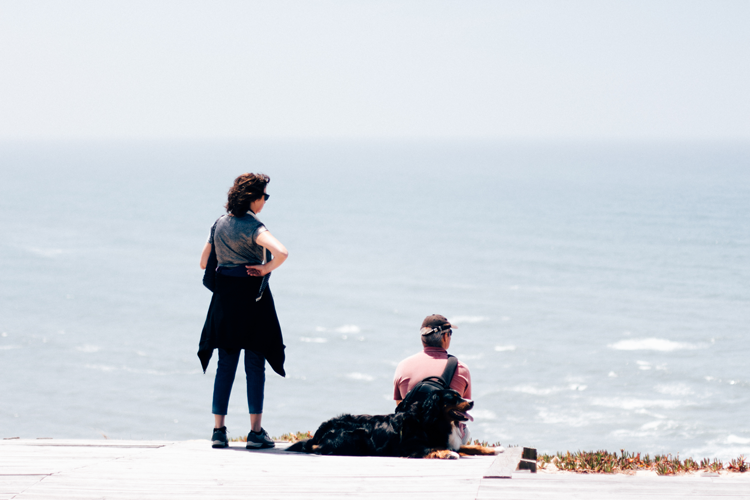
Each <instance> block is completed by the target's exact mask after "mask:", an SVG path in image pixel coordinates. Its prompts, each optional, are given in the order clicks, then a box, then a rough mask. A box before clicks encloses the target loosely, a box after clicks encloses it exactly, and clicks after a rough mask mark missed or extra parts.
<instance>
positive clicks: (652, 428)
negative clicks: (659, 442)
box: [610, 420, 678, 438]
mask: <svg viewBox="0 0 750 500" xmlns="http://www.w3.org/2000/svg"><path fill="white" fill-rule="evenodd" d="M677 427H678V424H677V422H675V421H674V420H655V421H652V422H647V423H645V424H643V425H642V426H640V428H638V429H637V430H634V429H616V430H614V431H612V432H610V436H613V437H617V438H644V437H653V436H658V435H659V434H660V433H663V432H664V431H668V430H673V429H676V428H677Z"/></svg>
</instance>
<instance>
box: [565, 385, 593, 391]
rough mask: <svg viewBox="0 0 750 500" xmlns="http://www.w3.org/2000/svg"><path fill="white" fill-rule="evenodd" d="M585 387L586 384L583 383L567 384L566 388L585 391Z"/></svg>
mask: <svg viewBox="0 0 750 500" xmlns="http://www.w3.org/2000/svg"><path fill="white" fill-rule="evenodd" d="M587 387H588V386H587V385H583V384H570V385H569V386H568V389H570V390H571V391H585V390H586V388H587Z"/></svg>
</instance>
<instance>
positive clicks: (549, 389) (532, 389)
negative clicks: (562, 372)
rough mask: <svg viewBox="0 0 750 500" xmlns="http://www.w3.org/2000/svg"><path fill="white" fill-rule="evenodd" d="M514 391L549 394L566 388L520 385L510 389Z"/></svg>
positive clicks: (540, 394)
mask: <svg viewBox="0 0 750 500" xmlns="http://www.w3.org/2000/svg"><path fill="white" fill-rule="evenodd" d="M510 390H511V391H513V392H520V393H523V394H531V395H532V396H548V395H550V394H554V393H556V392H562V391H564V390H565V388H564V387H544V388H542V387H534V386H531V385H518V386H516V387H512V388H511V389H510Z"/></svg>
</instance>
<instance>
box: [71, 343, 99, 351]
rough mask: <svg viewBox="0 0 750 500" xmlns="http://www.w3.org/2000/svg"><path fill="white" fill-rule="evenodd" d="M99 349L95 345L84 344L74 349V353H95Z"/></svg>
mask: <svg viewBox="0 0 750 500" xmlns="http://www.w3.org/2000/svg"><path fill="white" fill-rule="evenodd" d="M100 349H101V347H99V346H96V345H91V344H84V345H79V346H78V347H76V351H80V352H97V351H99V350H100Z"/></svg>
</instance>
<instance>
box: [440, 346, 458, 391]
mask: <svg viewBox="0 0 750 500" xmlns="http://www.w3.org/2000/svg"><path fill="white" fill-rule="evenodd" d="M457 367H458V358H457V357H455V356H453V355H451V354H448V362H447V363H446V364H445V370H443V374H442V375H440V378H442V379H443V383H444V384H445V386H446V387H449V386H450V385H451V380H453V375H454V374H455V373H456V368H457Z"/></svg>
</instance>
